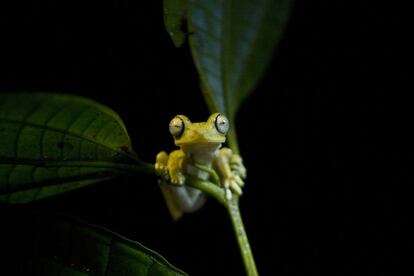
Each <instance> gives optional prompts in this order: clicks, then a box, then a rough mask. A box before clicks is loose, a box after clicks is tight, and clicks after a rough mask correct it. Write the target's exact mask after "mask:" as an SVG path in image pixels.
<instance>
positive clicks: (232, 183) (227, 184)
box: [224, 176, 243, 197]
mask: <svg viewBox="0 0 414 276" xmlns="http://www.w3.org/2000/svg"><path fill="white" fill-rule="evenodd" d="M236 179H239V180H241V179H240V177H236V176H235V177H232V178H228V179H226V180H224V189H226V193H227V190H231V191H233V192H234V193H236V194H237V195H242V194H243V191H242V189H241V187H240V184H239V183H238V181H237V180H236ZM226 197H227V195H226Z"/></svg>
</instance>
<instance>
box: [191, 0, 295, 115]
mask: <svg viewBox="0 0 414 276" xmlns="http://www.w3.org/2000/svg"><path fill="white" fill-rule="evenodd" d="M290 3H291V0H237V1H236V0H226V1H221V0H197V1H189V11H188V12H189V21H188V22H189V30H190V33H191V34H192V35H191V36H190V45H191V50H192V53H193V57H194V60H195V63H196V65H197V68H198V71H199V74H200V76H201V79H202V81H203V85H204V90H205V92H206V93H207V97H209V99H208V102H209V105H210V109H211V110H212V111H219V112H222V113H224V114H227V116H229V118H230V119H231V120H232V121H233V118H234V115H235V112H236V111H237V109H238V107H239V105H240V103H241V102H242V100H243V99H245V98H246V96H247V95H248V94H249V93H250V92H251V91H252V90H253V88H254V86H255V85H256V83H257V81H258V80H259V78H260V77H261V76H262V74H263V72H264V70H265V68H266V66H267V64H268V63H269V61H270V58H271V55H272V51H273V49H274V47H275V45H276V43H277V41H278V40H279V38H280V37H281V33H282V31H283V29H284V26H285V23H286V19H287V17H288V13H289V7H290Z"/></svg>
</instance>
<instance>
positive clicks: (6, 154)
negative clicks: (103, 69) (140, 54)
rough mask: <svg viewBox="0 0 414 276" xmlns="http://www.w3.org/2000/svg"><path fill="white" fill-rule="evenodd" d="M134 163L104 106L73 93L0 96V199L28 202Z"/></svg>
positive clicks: (118, 126) (120, 127) (122, 128)
mask: <svg viewBox="0 0 414 276" xmlns="http://www.w3.org/2000/svg"><path fill="white" fill-rule="evenodd" d="M140 164H141V163H140V161H139V160H138V158H137V157H136V154H135V153H134V151H133V150H132V146H131V142H130V139H129V137H128V134H127V131H126V129H125V126H124V124H123V123H122V121H121V119H120V118H119V116H118V115H117V114H116V113H115V112H113V111H112V110H110V109H109V108H107V107H105V106H103V105H101V104H98V103H96V102H94V101H92V100H89V99H85V98H82V97H79V96H74V95H64V94H47V93H6V94H0V202H8V203H25V202H30V201H33V200H37V199H40V198H44V197H48V196H51V195H55V194H59V193H62V192H65V191H68V190H73V189H76V188H79V187H82V186H85V185H88V184H91V183H95V182H97V181H101V180H105V179H108V178H110V177H113V176H115V175H118V174H120V173H122V172H123V171H125V169H126V168H128V167H131V166H136V167H139V165H140Z"/></svg>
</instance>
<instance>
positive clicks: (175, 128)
mask: <svg viewBox="0 0 414 276" xmlns="http://www.w3.org/2000/svg"><path fill="white" fill-rule="evenodd" d="M169 129H170V133H171V134H172V135H173V136H174V137H175V138H179V137H180V136H181V135H182V134H183V132H184V120H183V119H181V118H180V117H179V116H175V117H174V118H173V119H172V120H171V122H170V125H169Z"/></svg>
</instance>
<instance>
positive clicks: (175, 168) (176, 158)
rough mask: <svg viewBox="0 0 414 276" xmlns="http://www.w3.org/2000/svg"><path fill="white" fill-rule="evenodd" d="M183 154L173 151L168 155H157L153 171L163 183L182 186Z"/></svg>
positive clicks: (164, 153) (163, 153) (183, 177)
mask: <svg viewBox="0 0 414 276" xmlns="http://www.w3.org/2000/svg"><path fill="white" fill-rule="evenodd" d="M184 162H185V153H184V152H183V151H182V150H175V151H173V152H171V153H170V155H168V154H167V153H166V152H165V151H161V152H160V153H158V154H157V157H156V161H155V171H156V172H157V174H158V175H160V176H161V178H162V179H163V180H165V181H168V182H170V183H171V184H174V185H183V184H184V182H185V175H184V169H185V168H184V166H185V164H184Z"/></svg>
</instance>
